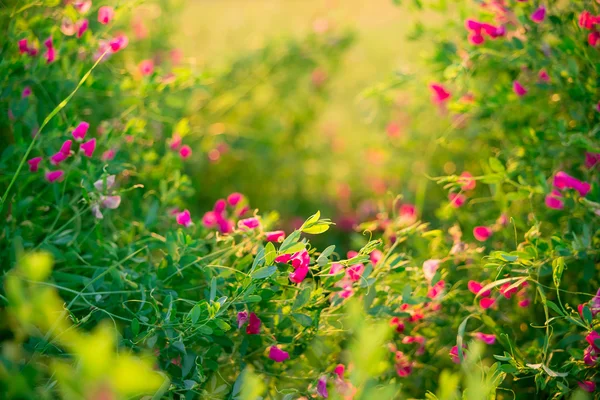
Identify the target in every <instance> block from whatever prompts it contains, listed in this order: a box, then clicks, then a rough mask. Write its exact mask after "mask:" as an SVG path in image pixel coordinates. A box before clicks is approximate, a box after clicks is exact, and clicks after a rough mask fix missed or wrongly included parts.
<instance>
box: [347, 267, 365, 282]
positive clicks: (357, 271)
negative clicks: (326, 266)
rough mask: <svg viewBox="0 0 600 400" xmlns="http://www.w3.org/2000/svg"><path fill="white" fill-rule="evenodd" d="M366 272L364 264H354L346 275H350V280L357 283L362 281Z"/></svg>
mask: <svg viewBox="0 0 600 400" xmlns="http://www.w3.org/2000/svg"><path fill="white" fill-rule="evenodd" d="M364 271H365V266H364V264H354V265H352V266H350V267H348V269H347V270H346V274H347V275H348V278H350V280H351V281H352V282H356V281H359V280H360V278H361V277H362V274H363V272H364Z"/></svg>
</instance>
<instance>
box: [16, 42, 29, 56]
mask: <svg viewBox="0 0 600 400" xmlns="http://www.w3.org/2000/svg"><path fill="white" fill-rule="evenodd" d="M18 44H19V53H20V54H26V53H29V46H28V45H27V39H21V40H19V42H18Z"/></svg>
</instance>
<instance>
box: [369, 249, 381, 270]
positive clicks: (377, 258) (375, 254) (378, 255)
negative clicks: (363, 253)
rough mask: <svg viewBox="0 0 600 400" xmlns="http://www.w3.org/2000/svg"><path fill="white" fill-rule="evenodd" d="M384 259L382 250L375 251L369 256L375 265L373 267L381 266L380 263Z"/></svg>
mask: <svg viewBox="0 0 600 400" xmlns="http://www.w3.org/2000/svg"><path fill="white" fill-rule="evenodd" d="M382 258H383V253H382V252H381V250H377V249H375V250H373V251H372V252H371V254H369V259H370V260H371V263H372V264H373V266H374V267H375V266H377V264H379V261H381V259H382Z"/></svg>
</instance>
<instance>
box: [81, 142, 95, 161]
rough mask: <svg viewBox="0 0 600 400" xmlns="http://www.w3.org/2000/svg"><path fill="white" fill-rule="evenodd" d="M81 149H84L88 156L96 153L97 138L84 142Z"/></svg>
mask: <svg viewBox="0 0 600 400" xmlns="http://www.w3.org/2000/svg"><path fill="white" fill-rule="evenodd" d="M80 149H81V150H82V151H83V154H85V156H86V157H91V156H92V155H93V154H94V150H96V138H94V139H91V140H88V141H87V142H85V143H82V144H81V146H80Z"/></svg>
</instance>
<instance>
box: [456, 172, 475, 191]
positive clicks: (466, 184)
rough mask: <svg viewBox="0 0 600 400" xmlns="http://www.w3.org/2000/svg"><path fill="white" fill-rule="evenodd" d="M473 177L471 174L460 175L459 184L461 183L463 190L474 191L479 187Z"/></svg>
mask: <svg viewBox="0 0 600 400" xmlns="http://www.w3.org/2000/svg"><path fill="white" fill-rule="evenodd" d="M472 178H473V175H471V173H470V172H467V171H465V172H463V173H462V174H460V178H458V183H460V184H461V185H462V186H461V189H462V190H473V189H475V186H477V182H476V181H475V179H472Z"/></svg>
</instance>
